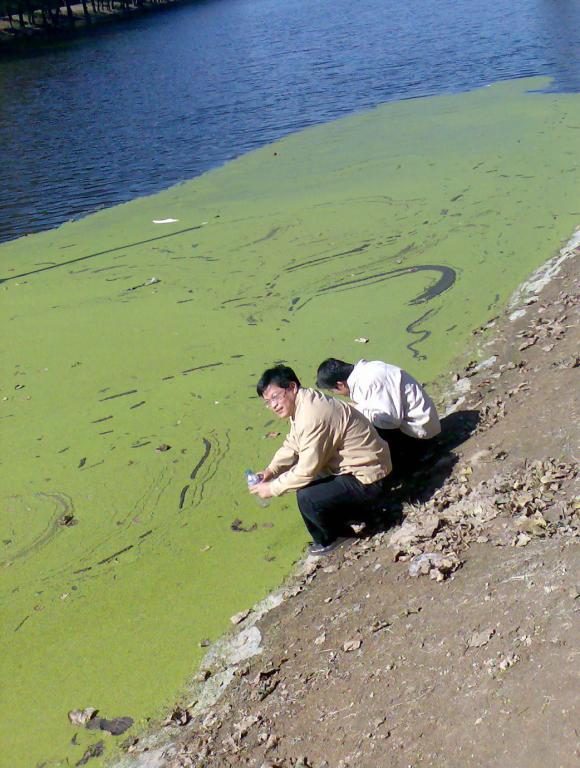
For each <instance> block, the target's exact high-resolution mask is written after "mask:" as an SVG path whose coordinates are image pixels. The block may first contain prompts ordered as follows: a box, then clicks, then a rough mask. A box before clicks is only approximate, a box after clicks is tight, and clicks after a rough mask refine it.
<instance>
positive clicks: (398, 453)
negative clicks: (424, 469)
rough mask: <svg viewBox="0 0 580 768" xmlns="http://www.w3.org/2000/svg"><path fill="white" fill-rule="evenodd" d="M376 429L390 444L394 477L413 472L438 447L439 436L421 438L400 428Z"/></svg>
mask: <svg viewBox="0 0 580 768" xmlns="http://www.w3.org/2000/svg"><path fill="white" fill-rule="evenodd" d="M376 429H377V432H378V433H379V435H380V436H381V437H382V438H383V440H385V441H386V442H387V443H388V445H389V450H390V452H391V461H392V462H393V477H395V476H397V477H398V476H399V474H403V475H406V474H408V473H410V472H413V471H414V470H415V469H417V466H418V464H419V463H420V462H422V461H423V460H424V459H426V458H427V457H428V456H429V454H431V453H432V452H433V451H435V450H436V449H437V442H438V440H437V437H432V438H431V439H429V440H420V439H419V438H418V437H410V436H409V435H406V434H405V433H404V432H401V430H400V429H378V428H376ZM391 479H393V478H391Z"/></svg>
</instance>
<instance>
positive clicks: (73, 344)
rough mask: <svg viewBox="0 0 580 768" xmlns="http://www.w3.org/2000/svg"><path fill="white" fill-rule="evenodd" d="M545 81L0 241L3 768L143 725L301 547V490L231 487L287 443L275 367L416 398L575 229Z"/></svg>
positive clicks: (305, 146)
mask: <svg viewBox="0 0 580 768" xmlns="http://www.w3.org/2000/svg"><path fill="white" fill-rule="evenodd" d="M543 85H545V83H544V82H543V81H540V80H531V81H529V80H520V81H517V82H508V83H503V84H501V85H495V86H493V87H490V88H485V89H481V90H477V91H474V92H471V93H468V94H461V95H450V96H443V97H434V98H429V99H423V100H416V101H405V102H399V103H395V104H389V105H385V106H382V107H380V108H377V109H374V110H372V111H370V112H366V113H363V114H359V115H355V116H353V117H349V118H347V119H344V120H341V121H338V122H336V123H332V124H329V125H325V126H320V127H316V128H312V129H309V130H306V131H304V132H302V133H299V134H296V135H293V136H290V137H288V138H286V139H284V140H283V141H281V142H279V143H277V144H275V145H272V146H268V147H265V148H264V149H261V150H259V151H256V152H254V153H252V154H250V155H247V156H245V157H242V158H240V159H238V160H235V161H233V162H231V163H229V164H228V165H227V166H225V167H223V168H221V169H218V170H216V171H213V172H212V173H209V174H207V175H205V176H202V177H200V178H198V179H195V180H193V181H191V182H188V183H186V184H182V185H179V186H177V187H174V188H172V189H170V190H168V191H166V192H164V193H162V194H159V195H156V196H154V197H151V198H145V199H140V200H136V201H134V202H132V203H130V204H127V205H124V206H120V207H118V208H115V209H112V210H107V211H102V212H99V213H97V214H94V215H92V216H90V217H88V218H86V219H84V220H81V221H78V222H74V223H70V224H67V225H65V226H63V227H61V228H60V229H57V230H54V231H50V232H46V233H43V234H40V235H34V236H31V237H27V238H22V239H20V240H17V241H14V242H12V243H8V244H6V245H3V246H2V247H1V248H0V278H1V279H2V283H1V284H0V290H1V293H2V316H3V320H2V328H3V342H2V370H3V372H4V380H3V385H2V386H3V392H2V397H3V399H2V402H1V411H0V417H1V424H2V448H3V450H2V474H3V478H4V482H3V488H2V501H3V504H2V514H1V521H0V522H1V526H2V537H1V539H0V541H1V542H2V543H1V547H2V549H1V550H0V559H1V561H2V566H3V567H2V581H1V583H0V591H1V599H2V625H3V630H2V651H1V653H0V657H1V658H2V662H1V663H2V680H3V681H7V680H9V681H10V682H9V684H8V685H3V690H2V708H3V710H4V711H3V723H4V736H5V744H4V747H3V750H2V754H1V756H0V762H1V763H2V765H6V766H8V765H9V766H10V767H11V768H15V767H17V766H30V765H36V764H37V763H41V762H42V763H44V764H45V765H47V766H54V765H59V764H65V761H66V760H68V761H69V762H68V763H66V764H73V763H75V762H76V761H77V760H78V759H80V757H81V756H82V754H83V752H84V749H85V748H86V745H87V744H88V743H93V742H94V741H95V739H94V737H93V736H92V734H90V733H89V732H79V734H78V736H77V738H76V739H75V743H71V737H72V736H73V734H74V733H75V730H74V729H73V728H72V726H70V725H69V724H68V721H67V711H68V710H70V709H74V708H83V707H86V706H94V707H98V708H99V709H100V710H101V712H102V713H103V715H104V716H106V717H118V716H125V715H127V716H131V717H133V718H134V719H135V720H136V723H137V725H136V727H139V725H140V724H142V723H143V722H144V718H146V717H147V716H156V715H159V714H160V713H161V712H162V710H163V707H165V706H168V705H169V704H170V702H171V701H172V700H173V699H174V698H175V697H176V696H177V694H178V692H179V690H183V687H184V686H185V685H186V682H187V679H188V677H189V676H190V675H191V674H192V673H193V672H194V670H195V667H196V663H197V662H198V660H199V658H200V656H201V654H202V652H203V651H202V649H201V648H200V643H201V642H202V641H203V640H204V638H211V639H213V638H216V637H217V636H218V634H219V633H220V632H222V631H223V630H224V629H225V627H226V626H227V624H228V621H227V619H228V616H230V615H231V614H232V613H234V612H236V611H238V610H240V609H241V608H243V607H245V606H248V605H250V604H251V603H252V602H254V601H256V600H257V599H259V598H260V597H262V596H263V595H264V594H265V593H266V592H267V591H268V590H270V589H271V588H273V587H274V586H275V585H276V584H278V583H279V582H280V580H281V579H282V578H283V576H284V574H285V573H286V572H287V571H288V569H289V567H290V565H291V563H292V561H293V559H294V558H296V557H297V556H298V555H299V554H300V552H301V548H302V546H303V544H304V542H305V533H304V531H303V529H302V525H301V523H300V522H299V520H298V515H297V513H296V511H295V506H294V499H293V498H292V497H289V498H288V499H280V500H276V501H274V502H273V503H272V504H271V505H270V506H269V507H268V508H267V509H266V510H263V509H260V508H259V507H258V506H257V505H256V503H255V501H254V500H253V499H252V498H251V497H249V496H248V494H247V493H246V490H245V486H244V479H243V470H244V469H245V468H246V467H247V466H252V467H261V466H262V465H264V463H265V462H266V460H267V458H268V457H269V455H270V454H271V452H272V450H273V449H274V448H275V447H276V445H277V444H278V441H279V440H280V439H281V438H277V439H274V440H273V439H267V438H265V435H266V434H267V433H269V432H271V431H278V430H280V431H282V432H283V431H284V428H283V426H281V425H279V424H277V423H275V422H273V421H272V416H271V415H270V414H268V413H267V412H266V411H265V410H264V408H263V407H262V405H261V404H260V402H258V400H257V398H256V396H255V392H254V386H255V382H256V379H257V377H258V376H259V374H260V373H261V371H262V370H263V369H264V368H265V367H266V366H268V365H270V364H272V363H273V362H274V361H278V360H285V361H288V362H289V363H290V364H292V365H294V366H295V367H296V369H297V371H298V373H299V375H300V376H301V377H302V378H303V381H304V383H305V384H310V383H312V382H313V380H314V372H315V369H316V366H317V364H318V362H319V361H320V360H321V359H322V358H324V357H326V356H328V355H335V356H339V357H343V358H346V359H348V360H355V359H357V358H358V356H359V355H360V353H361V351H362V350H364V353H365V355H366V356H367V357H369V358H381V359H386V360H390V361H392V362H395V363H398V364H400V365H402V366H404V367H406V368H409V369H410V370H412V371H413V373H415V374H416V375H417V376H418V377H419V378H420V379H422V380H432V379H434V378H435V377H436V376H438V375H440V374H444V373H445V372H446V371H447V370H448V368H449V365H450V363H451V361H452V359H453V358H455V357H456V356H457V355H458V354H461V353H463V352H465V348H466V345H467V343H468V339H469V334H470V332H471V330H472V329H473V328H474V327H476V326H478V325H479V324H481V323H482V322H484V321H486V320H487V319H489V317H490V316H492V315H493V314H495V313H496V311H497V310H498V309H499V308H501V307H502V306H503V305H504V304H505V302H506V300H507V299H508V297H509V295H510V293H511V292H512V291H513V290H514V289H515V288H516V287H517V285H518V284H519V283H520V282H522V280H524V279H525V277H526V276H527V275H528V274H529V273H530V272H531V271H532V270H533V269H534V268H535V267H537V266H538V265H539V264H540V263H542V262H543V261H545V260H546V259H548V258H549V257H551V256H552V255H553V254H554V253H555V252H556V251H557V249H558V248H559V246H560V244H561V242H562V241H563V240H565V239H566V238H567V237H568V236H569V233H570V232H571V231H572V229H573V228H574V225H576V224H577V223H578V215H579V210H580V203H579V201H578V198H577V196H576V193H577V190H578V172H577V159H578V156H579V149H580V147H579V144H580V97H578V95H557V94H552V93H550V94H548V93H542V92H539V90H538V89H539V88H541V87H542V86H543ZM530 89H535V92H530ZM167 218H172V219H177V220H178V221H176V222H173V223H166V224H154V223H153V220H159V219H167ZM153 278H154V279H153ZM360 336H365V337H368V338H369V339H370V342H369V344H368V345H367V346H365V347H361V346H360V345H357V344H356V343H355V342H354V339H355V338H356V337H360ZM162 445H163V446H170V447H169V449H168V450H156V448H159V447H160V446H162ZM234 520H241V521H242V523H241V524H237V525H234V526H233V528H232V522H233V521H234ZM74 523H76V524H74ZM113 741H114V739H112V740H111V741H110V742H108V744H111V743H113ZM110 749H111V748H110V747H107V751H106V753H105V755H106V754H110ZM94 762H95V763H98V762H99V760H96V759H95V760H94Z"/></svg>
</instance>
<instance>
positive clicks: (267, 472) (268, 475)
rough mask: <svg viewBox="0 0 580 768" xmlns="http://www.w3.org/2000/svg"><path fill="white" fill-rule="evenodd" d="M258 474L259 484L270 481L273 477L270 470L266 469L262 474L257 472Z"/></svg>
mask: <svg viewBox="0 0 580 768" xmlns="http://www.w3.org/2000/svg"><path fill="white" fill-rule="evenodd" d="M258 474H259V475H260V477H261V480H260V482H262V483H267V482H268V480H272V478H273V477H274V473H273V472H272V470H271V469H268V468H266V469H264V470H263V471H262V472H259V473H258Z"/></svg>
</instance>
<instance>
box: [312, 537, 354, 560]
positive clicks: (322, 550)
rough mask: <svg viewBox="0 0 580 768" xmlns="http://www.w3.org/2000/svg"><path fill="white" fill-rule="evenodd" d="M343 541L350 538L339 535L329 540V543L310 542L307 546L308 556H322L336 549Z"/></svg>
mask: <svg viewBox="0 0 580 768" xmlns="http://www.w3.org/2000/svg"><path fill="white" fill-rule="evenodd" d="M345 541H350V539H349V538H348V537H347V536H339V537H338V539H335V540H334V541H331V542H330V544H311V545H310V546H309V547H308V555H309V556H310V557H324V555H329V554H330V553H331V552H334V550H335V549H338V547H340V545H341V544H344V542H345Z"/></svg>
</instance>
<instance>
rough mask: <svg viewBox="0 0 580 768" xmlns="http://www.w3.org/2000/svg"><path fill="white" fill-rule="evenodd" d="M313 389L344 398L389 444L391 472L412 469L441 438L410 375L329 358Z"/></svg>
mask: <svg viewBox="0 0 580 768" xmlns="http://www.w3.org/2000/svg"><path fill="white" fill-rule="evenodd" d="M316 386H318V387H320V388H321V389H330V390H331V391H332V392H336V393H337V394H339V395H346V396H347V397H350V398H351V400H352V401H353V403H354V405H355V407H356V408H357V409H358V410H359V411H360V412H361V413H364V415H365V416H366V417H367V419H369V421H372V423H373V424H374V425H375V427H376V429H377V431H378V433H379V435H380V436H381V437H382V438H383V439H384V440H386V441H387V442H388V444H389V448H390V450H391V457H392V460H393V464H394V466H395V470H399V469H400V468H401V467H403V468H405V469H416V463H417V461H418V460H420V459H421V458H422V457H423V456H424V455H425V454H426V453H427V451H428V449H430V448H431V447H432V446H433V438H434V437H436V436H437V435H438V434H439V433H440V432H441V424H440V423H439V416H438V415H437V409H436V408H435V404H434V403H433V400H431V398H430V397H429V395H428V394H427V393H426V392H425V390H424V389H423V387H422V386H421V385H420V384H419V382H418V381H416V380H415V379H414V378H413V377H412V376H411V375H410V374H408V373H407V372H406V371H403V370H402V369H401V368H398V367H397V366H396V365H390V364H389V363H383V362H382V361H381V360H372V361H370V362H368V361H367V360H359V361H358V363H357V364H356V365H353V364H352V363H345V362H344V361H343V360H337V359H336V358H335V357H329V358H328V359H327V360H325V361H324V362H322V363H321V364H320V365H319V367H318V372H317V378H316Z"/></svg>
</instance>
